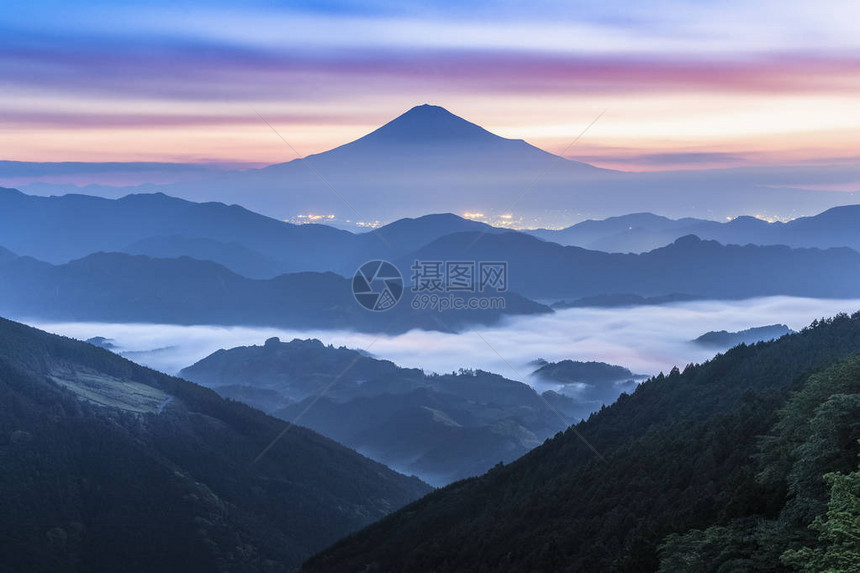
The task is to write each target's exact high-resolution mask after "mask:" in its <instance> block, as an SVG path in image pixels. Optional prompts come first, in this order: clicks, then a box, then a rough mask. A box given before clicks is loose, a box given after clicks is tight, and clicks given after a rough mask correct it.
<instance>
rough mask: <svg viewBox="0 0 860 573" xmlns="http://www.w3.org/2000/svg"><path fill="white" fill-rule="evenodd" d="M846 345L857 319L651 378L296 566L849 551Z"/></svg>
mask: <svg viewBox="0 0 860 573" xmlns="http://www.w3.org/2000/svg"><path fill="white" fill-rule="evenodd" d="M858 351H860V313H858V314H855V315H853V316H851V317H849V316H846V315H840V316H837V317H835V318H833V319H830V320H824V321H816V322H815V323H814V324H813V325H812V326H811V327H809V328H807V329H805V330H804V331H803V332H800V333H798V334H795V335H790V336H786V337H783V338H781V339H779V340H777V341H773V342H768V343H759V344H756V345H754V346H743V345H742V346H739V347H736V348H734V349H732V350H730V351H729V352H727V353H726V354H724V355H717V357H715V358H714V359H713V360H711V361H708V362H706V363H704V364H702V365H699V366H688V367H687V368H685V369H684V370H683V371H680V370H678V369H674V370H673V371H672V372H671V373H670V374H669V375H668V376H664V375H662V374H661V375H659V376H657V377H655V378H653V379H651V380H648V381H647V382H645V383H643V384H642V385H640V387H639V388H638V389H637V390H636V391H635V392H634V393H633V394H632V395H629V396H628V395H622V396H621V398H620V399H619V400H618V401H617V402H616V403H615V404H614V405H612V406H611V407H608V408H605V409H603V410H602V411H601V412H599V413H597V414H595V415H593V416H592V417H591V418H590V419H589V420H587V421H585V422H583V423H581V424H579V425H578V426H576V427H573V428H571V429H569V430H567V431H566V432H564V433H562V434H559V435H557V436H556V437H555V438H554V439H552V440H549V441H548V442H547V443H546V444H544V445H543V446H541V447H539V448H537V449H536V450H534V451H532V452H531V453H529V454H527V455H526V456H524V457H523V458H521V459H519V460H517V461H516V462H514V463H512V464H510V465H508V466H504V467H497V468H495V469H493V470H491V471H490V472H489V473H487V474H486V475H484V476H482V477H480V478H475V479H470V480H465V481H462V482H458V483H455V484H452V485H451V486H449V487H447V488H444V489H442V490H439V491H437V492H434V493H433V494H431V495H429V496H427V497H425V498H423V499H421V500H419V501H418V502H415V503H413V504H411V505H409V506H407V507H405V508H404V509H402V510H401V511H399V512H396V513H395V514H393V515H391V516H389V517H388V518H385V519H383V520H382V521H381V522H379V523H377V524H374V525H372V526H370V527H368V528H367V529H365V530H363V531H361V532H359V533H357V534H355V535H352V536H350V537H348V538H346V539H345V540H343V541H341V542H339V543H338V544H336V545H335V546H333V547H332V548H330V549H329V550H327V551H325V552H323V553H322V554H320V555H318V556H316V557H315V558H313V559H311V560H310V561H308V562H307V563H306V564H305V565H304V567H303V571H305V572H315V571H365V570H368V571H370V570H372V571H436V572H444V571H654V570H656V569H658V568H660V567H662V568H663V570H665V571H697V572H698V571H717V570H719V571H746V570H761V571H790V570H792V568H796V567H813V568H814V567H815V566H814V565H811V564H812V563H823V562H825V561H826V560H832V559H840V558H842V559H844V558H846V557H845V555H844V554H845V552H846V551H848V557H847V558H848V559H851V558H852V556H851V553H850V551H849V550H847V549H846V546H845V537H844V536H845V535H846V534H845V532H844V527H843V528H842V529H840V523H843V522H845V520H848V521H850V522H851V523H856V520H857V515H856V511H857V504H856V498H855V502H854V505H853V506H852V505H850V503H848V502H846V501H845V500H846V499H847V500H849V501H850V499H851V497H850V496H851V495H854V496H856V494H857V492H856V483H857V479H856V476H854V477H852V476H853V475H854V474H849V473H847V472H851V471H854V469H855V468H856V467H857V466H856V460H857V454H858V445H857V439H858V438H860V427H858V419H860V416H858V409H857V408H858V406H857V405H858V379H860V359H857V358H852V355H854V354H855V353H857V352H858ZM841 361H846V362H841ZM840 362H841V363H840ZM585 441H587V442H588V445H586V443H585ZM592 448H593V449H592ZM830 472H837V474H834V475H832V476H831V477H829V478H827V479H826V480H825V479H824V477H823V476H824V475H825V474H827V473H830ZM840 476H842V477H840ZM846 476H847V477H846ZM828 484H829V485H830V490H832V491H828ZM851 484H854V486H855V489H854V490H853V491H852V490H851ZM828 501H829V502H830V506H829V508H828ZM852 507H853V511H854V512H855V513H853V514H851V513H850V511H851V509H850V508H852ZM828 509H829V513H828V515H827V516H824V517H822V515H823V514H824V512H827V511H828ZM846 512H848V513H846ZM815 520H817V521H815ZM851 520H853V521H851ZM813 522H814V523H816V525H815V526H814V528H813V530H809V529H808V526H809V525H810V523H813ZM840 531H841V532H842V533H840ZM819 536H820V539H819ZM840 536H841V537H840ZM854 541H855V542H856V538H854ZM840 544H841V545H840ZM804 548H807V549H804ZM798 552H799V553H798ZM853 558H854V559H856V553H854V554H853ZM814 559H819V560H821V561H814ZM825 569H826V568H822V569H818V570H825ZM833 570H838V571H843V570H844V571H850V570H852V569H850V568H847V569H846V568H843V569H840V568H836V569H833Z"/></svg>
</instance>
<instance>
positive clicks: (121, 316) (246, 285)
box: [0, 253, 552, 333]
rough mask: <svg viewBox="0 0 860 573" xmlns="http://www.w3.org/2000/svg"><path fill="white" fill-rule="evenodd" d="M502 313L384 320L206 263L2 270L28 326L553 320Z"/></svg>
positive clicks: (10, 306) (322, 284)
mask: <svg viewBox="0 0 860 573" xmlns="http://www.w3.org/2000/svg"><path fill="white" fill-rule="evenodd" d="M499 296H502V297H504V299H505V304H504V305H503V306H504V308H497V309H484V310H478V309H474V310H472V309H464V310H450V311H448V312H445V313H444V315H440V313H439V312H438V311H437V310H435V309H430V308H427V309H425V310H420V309H419V310H415V309H413V308H412V306H411V304H410V301H409V300H404V301H403V303H402V304H400V305H398V306H396V307H394V308H393V309H391V310H389V311H387V312H384V313H381V312H371V311H368V310H365V309H364V308H363V307H361V306H360V305H359V304H358V303H357V302H356V301H355V299H354V297H353V293H352V284H351V279H347V278H344V277H342V276H340V275H337V274H335V273H312V272H304V273H292V274H285V275H279V276H277V277H275V278H272V279H249V278H246V277H243V276H241V275H237V274H236V273H233V272H232V271H230V270H228V269H227V268H225V267H223V266H221V265H218V264H216V263H213V262H211V261H201V260H197V259H191V258H187V257H183V258H178V259H153V258H149V257H145V256H132V255H126V254H123V253H96V254H94V255H90V256H87V257H84V258H82V259H77V260H74V261H72V262H70V263H66V264H64V265H51V264H49V263H45V262H42V261H38V260H36V259H33V258H30V257H19V258H14V259H11V260H7V261H6V262H3V263H0V313H3V314H6V315H7V316H15V317H22V318H30V319H43V320H44V319H48V320H72V321H108V322H149V323H170V324H221V325H256V326H279V327H285V328H327V329H350V330H359V331H366V332H388V333H398V332H406V331H408V330H410V329H413V328H423V329H426V330H445V331H451V332H453V331H457V330H459V329H461V328H464V327H465V326H467V325H475V324H493V323H495V322H497V321H499V320H500V319H501V318H502V317H503V316H506V315H517V314H541V313H549V312H552V310H551V309H549V308H548V307H546V306H544V305H541V304H537V303H535V302H532V301H530V300H527V299H525V298H523V297H521V296H519V295H517V294H515V293H503V294H500V295H499Z"/></svg>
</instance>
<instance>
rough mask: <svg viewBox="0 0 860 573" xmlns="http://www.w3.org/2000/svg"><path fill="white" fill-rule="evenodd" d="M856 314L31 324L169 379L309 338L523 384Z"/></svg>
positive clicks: (799, 309) (695, 306) (783, 306)
mask: <svg viewBox="0 0 860 573" xmlns="http://www.w3.org/2000/svg"><path fill="white" fill-rule="evenodd" d="M857 310H860V300H823V299H808V298H795V297H766V298H757V299H748V300H742V301H703V302H686V303H677V304H670V305H663V306H641V307H628V308H577V309H568V310H563V311H559V312H556V313H554V314H552V315H548V316H539V317H519V318H513V319H509V320H507V321H505V322H504V323H502V324H500V325H497V326H494V327H480V328H476V329H475V330H468V331H465V332H462V333H460V334H447V333H441V332H427V331H411V332H408V333H405V334H400V335H397V336H379V335H375V334H362V333H355V332H347V331H324V330H320V331H318V330H311V331H298V330H284V329H277V328H259V327H224V326H209V325H199V326H177V325H163V324H111V323H93V322H63V323H46V322H38V321H27V322H28V323H29V324H31V325H32V326H35V327H37V328H40V329H43V330H46V331H48V332H53V333H57V334H61V335H65V336H69V337H72V338H77V339H80V340H86V339H88V338H91V337H95V336H103V337H106V338H109V339H111V340H112V341H113V342H114V344H116V346H117V348H116V351H117V352H120V353H121V354H123V355H124V356H126V357H127V358H129V359H130V360H133V361H135V362H138V363H140V364H143V365H146V366H149V367H151V368H155V369H157V370H161V371H163V372H167V373H169V374H175V373H177V372H178V371H179V370H181V369H182V368H184V367H186V366H189V365H191V364H193V363H194V362H196V361H198V360H200V359H201V358H204V357H206V356H208V355H209V354H211V353H212V352H215V351H216V350H218V349H220V348H232V347H235V346H247V345H255V344H257V345H259V344H262V343H263V342H264V341H265V340H266V339H267V338H270V337H273V336H277V337H279V338H280V339H281V340H284V341H288V340H292V339H293V338H317V339H319V340H321V341H323V342H324V343H326V344H333V345H335V346H347V347H349V348H355V349H363V350H366V351H367V352H370V353H371V354H373V355H375V356H376V357H378V358H385V359H388V360H392V361H393V362H395V363H397V364H398V365H400V366H406V367H415V368H423V369H424V370H426V371H432V372H452V371H455V370H458V369H460V368H480V369H483V370H487V371H490V372H496V373H499V374H501V375H503V376H506V377H508V378H512V379H519V380H523V381H525V382H528V383H531V384H533V385H539V383H538V381H536V380H533V379H531V378H530V376H529V375H530V373H531V372H532V371H533V370H534V367H533V366H531V365H530V364H529V363H530V362H532V361H534V360H535V359H537V358H543V359H545V360H550V361H557V360H563V359H572V360H583V361H589V360H596V361H601V362H608V363H611V364H619V365H621V366H626V367H627V368H630V369H631V370H632V371H633V372H635V373H638V374H656V373H658V372H661V371H663V372H668V371H669V370H670V369H671V368H672V367H673V366H675V365H678V366H680V367H681V368H683V366H684V365H686V364H688V363H690V362H694V363H698V362H702V361H704V360H707V359H708V358H711V357H712V356H713V354H714V350H712V349H707V348H702V347H700V346H698V345H696V344H693V343H691V340H692V339H694V338H696V337H698V336H699V335H701V334H703V333H705V332H707V331H710V330H728V331H737V330H743V329H746V328H750V327H754V326H763V325H768V324H776V323H781V324H786V325H788V326H789V327H790V328H792V329H794V330H799V329H801V328H803V327H804V326H807V325H808V324H809V323H810V322H812V321H813V320H814V319H816V318H822V317H826V316H832V315H834V314H836V313H839V312H847V313H853V312H856V311H857Z"/></svg>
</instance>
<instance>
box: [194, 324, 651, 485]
mask: <svg viewBox="0 0 860 573" xmlns="http://www.w3.org/2000/svg"><path fill="white" fill-rule="evenodd" d="M180 376H182V377H183V378H187V379H188V380H193V381H195V382H198V383H200V384H203V385H205V386H208V387H211V388H213V389H214V390H215V391H217V392H219V393H221V394H222V395H224V396H228V397H231V398H233V399H238V400H243V401H246V402H248V403H250V404H254V405H257V406H260V407H262V409H264V410H265V411H266V412H268V413H270V414H272V415H274V416H277V417H280V418H283V419H285V420H289V421H293V420H295V423H297V424H299V425H303V426H307V427H308V428H311V429H313V430H316V431H318V432H320V433H321V434H323V435H325V436H328V437H330V438H332V439H334V440H337V441H338V442H340V443H342V444H345V445H347V446H349V447H352V448H355V449H356V450H357V451H359V452H361V453H362V454H364V455H366V456H368V457H370V458H373V459H375V460H377V461H380V462H382V463H384V464H386V465H388V466H389V467H393V468H397V469H398V470H399V471H403V472H405V473H408V474H415V475H417V476H419V477H421V478H422V479H423V480H425V481H427V482H428V483H431V484H433V485H445V484H448V483H451V482H452V481H455V480H458V479H463V478H465V477H469V476H474V475H479V474H481V473H483V472H485V471H487V470H488V469H490V468H491V467H493V466H494V465H496V464H497V463H499V462H505V463H507V462H510V461H513V460H514V459H516V458H518V457H519V456H521V455H523V454H524V453H526V452H527V451H529V450H531V449H532V448H534V447H535V446H537V445H539V444H540V443H542V442H543V441H544V440H545V439H546V438H548V437H550V436H552V435H554V434H555V433H556V432H558V431H560V430H563V429H564V428H565V427H567V426H568V425H569V423H571V422H573V421H578V420H579V419H581V418H583V417H587V416H588V415H589V414H590V413H591V412H593V411H595V410H597V409H599V408H600V406H601V405H602V404H608V403H611V402H612V401H613V400H615V398H617V397H618V395H619V394H620V393H621V392H622V391H624V390H625V389H626V390H630V388H621V387H619V388H618V389H616V390H615V392H614V393H612V394H611V396H609V395H608V394H609V393H608V392H607V393H606V394H607V395H605V396H603V401H597V402H595V398H594V397H593V396H591V395H590V394H588V393H585V392H582V393H581V394H582V395H581V396H564V395H559V394H552V393H546V394H545V395H544V397H543V398H542V397H541V396H539V395H538V394H537V393H536V392H535V391H534V390H533V389H532V388H531V387H529V386H527V385H526V384H523V383H521V382H515V381H513V380H508V379H505V378H503V377H501V376H498V375H496V374H491V373H488V372H482V371H461V372H460V373H457V374H444V375H432V374H425V373H424V372H422V371H421V370H418V369H414V368H400V367H398V366H396V365H395V364H393V363H391V362H389V361H387V360H378V359H375V358H372V357H370V356H366V355H363V354H361V353H360V352H358V351H356V350H350V349H347V348H333V347H331V346H324V345H323V344H322V343H321V342H319V341H318V340H293V341H291V342H280V341H279V340H278V339H270V340H268V341H266V343H265V345H263V346H246V347H239V348H232V349H229V350H219V351H218V352H216V353H214V354H212V355H210V356H208V357H206V358H204V359H203V360H201V361H199V362H197V363H196V364H194V365H192V366H189V367H188V368H185V369H184V370H182V371H181V372H180ZM633 387H635V383H634V384H633ZM550 404H551V405H550Z"/></svg>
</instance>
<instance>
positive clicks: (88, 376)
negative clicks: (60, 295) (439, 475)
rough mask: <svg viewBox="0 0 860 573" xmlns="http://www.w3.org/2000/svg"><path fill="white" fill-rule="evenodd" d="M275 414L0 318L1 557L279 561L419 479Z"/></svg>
mask: <svg viewBox="0 0 860 573" xmlns="http://www.w3.org/2000/svg"><path fill="white" fill-rule="evenodd" d="M284 427H285V424H284V422H283V421H281V420H276V419H275V418H271V417H269V416H266V415H265V414H263V413H261V412H259V411H257V410H253V409H251V408H249V407H247V406H245V405H243V404H239V403H235V402H229V401H226V400H223V399H222V398H220V397H219V396H218V395H217V394H215V392H213V391H211V390H208V389H205V388H202V387H200V386H197V385H196V384H192V383H190V382H186V381H184V380H180V379H178V378H172V377H169V376H166V375H163V374H160V373H157V372H155V371H152V370H149V369H147V368H143V367H140V366H137V365H136V364H134V363H132V362H129V361H127V360H125V359H123V358H120V357H119V356H116V355H115V354H112V353H111V352H108V351H107V350H104V349H101V348H97V347H95V346H92V345H90V344H86V343H83V342H77V341H73V340H70V339H67V338H62V337H58V336H54V335H50V334H47V333H45V332H41V331H39V330H36V329H33V328H29V327H27V326H23V325H21V324H17V323H14V322H10V321H7V320H5V319H0V492H2V495H0V571H3V572H4V573H5V572H7V571H8V572H12V571H36V572H40V571H45V572H52V573H53V572H64V571H140V572H153V573H161V572H168V571H177V572H179V571H237V572H244V571H266V572H269V571H272V572H274V571H289V570H290V569H291V568H292V567H294V566H296V565H297V564H298V563H300V562H301V560H302V559H304V558H306V557H307V556H308V555H310V554H312V553H313V552H314V551H318V550H320V549H321V548H323V547H325V546H326V545H328V544H330V543H332V542H333V541H335V540H336V539H338V538H340V537H342V536H344V535H346V534H348V533H350V532H351V531H354V530H356V529H357V528H359V527H361V526H363V525H367V524H369V523H371V522H373V521H375V520H377V519H379V518H380V517H382V516H383V515H385V514H386V513H388V512H390V511H392V510H394V509H396V508H398V507H400V506H402V505H403V504H405V503H407V502H409V501H412V500H414V499H416V498H417V497H419V496H421V495H423V494H425V493H427V491H429V487H428V486H426V485H425V484H423V483H422V482H420V481H419V480H418V479H416V478H408V477H405V476H402V475H400V474H397V473H395V472H393V471H391V470H389V469H388V468H386V467H385V466H383V465H381V464H378V463H376V462H373V461H371V460H369V459H367V458H364V457H362V456H360V455H358V454H356V453H355V452H353V451H352V450H349V449H347V448H345V447H343V446H341V445H339V444H337V443H335V442H332V441H331V440H329V439H327V438H324V437H322V436H320V435H318V434H316V433H314V432H312V431H310V430H306V429H304V428H299V427H295V428H292V429H291V430H290V431H288V432H286V433H285V434H284V435H283V436H282V438H281V439H280V441H278V442H277V443H276V444H275V445H274V446H273V447H271V449H269V450H268V451H267V452H266V454H265V456H263V457H262V458H260V459H259V461H257V462H256V463H255V457H257V456H258V454H260V453H261V452H262V451H263V450H264V448H266V447H267V445H268V444H270V443H271V442H272V440H273V438H275V437H276V436H277V435H278V434H279V433H280V432H281V431H282V430H283V429H284Z"/></svg>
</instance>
